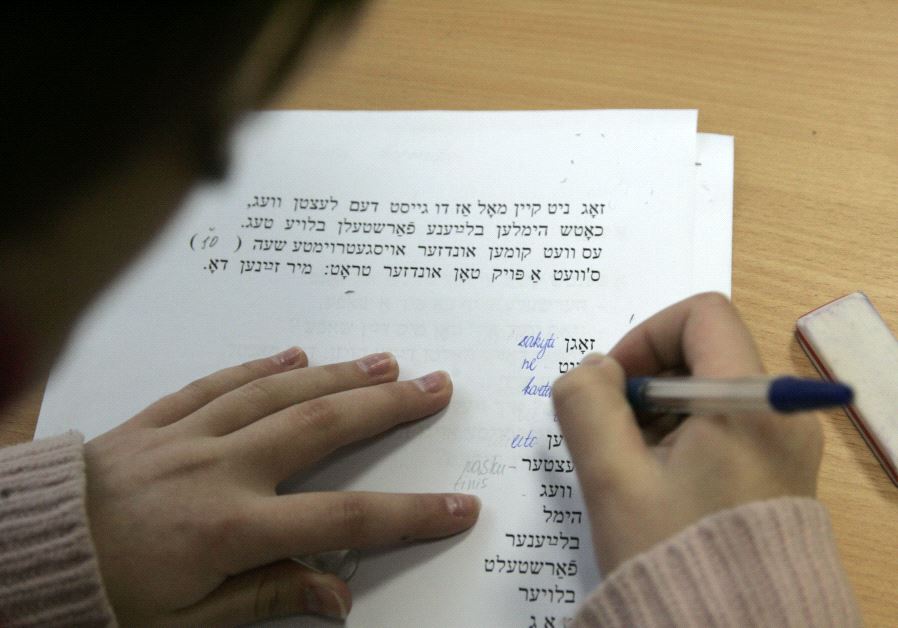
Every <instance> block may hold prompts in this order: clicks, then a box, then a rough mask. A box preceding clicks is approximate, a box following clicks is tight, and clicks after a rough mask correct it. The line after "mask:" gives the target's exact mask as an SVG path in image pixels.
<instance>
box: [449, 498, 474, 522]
mask: <svg viewBox="0 0 898 628" xmlns="http://www.w3.org/2000/svg"><path fill="white" fill-rule="evenodd" d="M446 507H447V508H448V510H449V514H450V515H452V516H453V517H459V518H464V519H467V518H468V517H470V516H472V515H473V514H474V513H476V512H477V511H479V510H480V499H479V498H478V497H477V496H476V495H449V496H448V497H447V498H446Z"/></svg>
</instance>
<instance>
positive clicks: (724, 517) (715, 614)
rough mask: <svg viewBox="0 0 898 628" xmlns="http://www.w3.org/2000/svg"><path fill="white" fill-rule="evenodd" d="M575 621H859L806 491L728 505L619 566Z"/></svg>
mask: <svg viewBox="0 0 898 628" xmlns="http://www.w3.org/2000/svg"><path fill="white" fill-rule="evenodd" d="M573 625H574V626H576V628H590V627H595V626H603V627H609V626H614V627H624V626H627V627H629V626H644V627H653V626H734V627H735V626H778V627H779V626H839V627H843V626H848V627H850V626H860V625H861V618H860V613H859V611H858V608H857V604H856V602H855V599H854V597H853V595H852V592H851V589H850V587H849V585H848V582H847V579H846V577H845V573H844V571H843V570H842V566H841V564H840V562H839V558H838V555H837V552H836V546H835V541H834V539H833V534H832V529H831V527H830V522H829V517H828V515H827V513H826V510H825V509H824V508H823V506H822V505H821V504H820V503H819V502H817V501H816V500H813V499H808V498H781V499H775V500H770V501H764V502H754V503H750V504H746V505H743V506H739V507H736V508H732V509H729V510H724V511H721V512H718V513H715V514H713V515H710V516H708V517H705V518H704V519H702V520H701V521H699V522H698V523H695V524H693V525H692V526H690V527H689V528H687V529H685V530H683V531H682V532H680V533H679V534H677V535H675V536H673V537H672V538H670V539H668V540H666V541H664V542H661V543H659V544H658V545H656V546H654V547H652V548H651V549H649V550H648V551H646V552H645V553H643V554H640V555H638V556H635V557H634V558H632V559H630V560H629V561H627V562H625V563H624V564H622V565H620V566H619V567H618V568H617V569H615V570H614V571H613V572H612V573H611V574H609V575H608V577H607V578H606V579H605V580H603V581H602V583H601V584H600V585H599V586H598V587H597V588H596V590H595V591H594V592H593V593H592V594H591V595H590V596H589V597H588V598H587V600H586V602H585V603H584V604H583V606H582V607H581V608H580V610H579V613H578V615H577V617H576V620H575V622H574V624H573Z"/></svg>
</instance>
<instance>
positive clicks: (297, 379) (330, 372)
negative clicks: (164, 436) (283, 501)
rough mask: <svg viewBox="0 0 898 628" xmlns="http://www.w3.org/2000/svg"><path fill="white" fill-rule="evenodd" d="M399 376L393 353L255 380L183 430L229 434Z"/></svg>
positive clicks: (207, 408) (187, 422) (212, 405)
mask: <svg viewBox="0 0 898 628" xmlns="http://www.w3.org/2000/svg"><path fill="white" fill-rule="evenodd" d="M398 375H399V366H398V365H397V364H396V358H395V357H394V356H393V355H392V354H391V353H375V354H372V355H368V356H365V357H363V358H360V359H358V360H352V361H350V362H340V363H338V364H328V365H326V366H316V367H314V368H311V367H310V368H304V369H302V370H296V371H288V372H286V373H278V374H276V375H272V376H269V377H264V378H259V379H254V380H253V381H251V382H247V383H246V384H244V385H243V386H241V387H240V388H237V389H235V390H232V391H230V392H228V393H225V394H224V395H222V396H221V397H219V398H217V399H215V400H214V401H211V402H210V403H208V404H206V405H205V406H203V407H202V408H201V409H200V410H198V411H197V412H196V413H194V414H193V415H192V416H190V417H188V418H187V419H186V420H185V421H183V428H184V429H185V430H188V431H190V432H192V433H201V434H204V435H207V436H221V435H224V434H230V433H231V432H234V431H236V430H239V429H240V428H242V427H244V426H246V425H250V424H251V423H253V422H255V421H258V420H259V419H261V418H262V417H266V416H268V415H269V414H273V413H275V412H278V411H279V410H283V409H284V408H286V407H288V406H292V405H294V404H297V403H302V402H304V401H307V400H309V399H315V398H317V397H321V396H324V395H329V394H331V393H335V392H340V391H343V390H349V389H352V388H358V387H360V386H371V385H374V384H379V383H382V382H387V381H392V380H395V379H396V377H397V376H398Z"/></svg>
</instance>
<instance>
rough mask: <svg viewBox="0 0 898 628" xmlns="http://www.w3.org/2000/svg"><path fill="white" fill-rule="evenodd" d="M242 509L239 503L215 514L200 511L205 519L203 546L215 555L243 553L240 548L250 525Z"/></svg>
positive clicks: (224, 555)
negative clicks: (210, 514) (238, 505)
mask: <svg viewBox="0 0 898 628" xmlns="http://www.w3.org/2000/svg"><path fill="white" fill-rule="evenodd" d="M242 510H243V509H242V508H239V507H237V505H230V506H227V507H226V508H224V509H221V511H220V512H218V514H216V515H214V516H209V515H208V513H198V515H199V516H201V517H202V519H201V520H202V521H204V524H202V525H201V527H200V533H201V535H202V537H203V539H202V543H203V546H204V547H206V548H208V550H209V551H210V552H211V553H212V555H213V556H220V557H233V556H239V555H240V554H242V552H241V551H240V549H241V546H242V545H243V543H244V539H245V538H246V532H247V530H248V529H249V526H250V522H249V521H247V517H246V515H244V514H243V512H242Z"/></svg>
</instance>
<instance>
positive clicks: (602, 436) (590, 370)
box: [552, 354, 650, 498]
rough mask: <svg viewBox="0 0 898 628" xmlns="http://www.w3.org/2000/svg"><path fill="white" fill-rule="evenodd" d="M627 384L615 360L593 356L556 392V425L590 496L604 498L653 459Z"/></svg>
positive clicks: (556, 387) (564, 378)
mask: <svg viewBox="0 0 898 628" xmlns="http://www.w3.org/2000/svg"><path fill="white" fill-rule="evenodd" d="M624 380H625V378H624V372H623V369H622V368H621V366H620V365H619V364H618V363H617V362H616V361H615V360H614V359H613V358H611V357H603V356H601V355H599V354H589V355H587V356H586V357H585V358H583V360H582V361H581V363H580V366H578V367H577V368H575V369H574V370H572V371H570V372H568V373H567V374H565V375H564V376H562V377H561V378H559V379H558V380H557V381H556V382H555V384H554V385H553V387H552V399H553V402H554V404H555V412H556V414H557V416H558V423H559V425H560V426H561V431H562V432H563V433H564V440H565V442H566V443H567V445H568V449H569V450H570V452H571V456H572V457H573V459H574V466H575V468H576V469H577V477H578V478H579V480H580V483H581V484H582V485H583V488H584V492H585V494H586V495H593V496H596V497H599V498H600V497H602V496H603V495H604V494H605V493H606V492H607V490H613V489H615V488H616V487H618V486H619V483H621V482H626V481H628V480H631V479H632V477H631V476H632V475H633V473H634V470H638V469H640V468H641V467H643V466H644V465H645V464H646V463H647V462H648V461H649V460H650V457H649V452H648V448H647V447H646V445H645V442H644V441H643V439H642V434H641V433H640V431H639V427H638V425H637V423H636V418H635V417H634V416H633V411H632V409H631V408H630V405H629V404H628V403H627V399H626V397H625V396H624Z"/></svg>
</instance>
